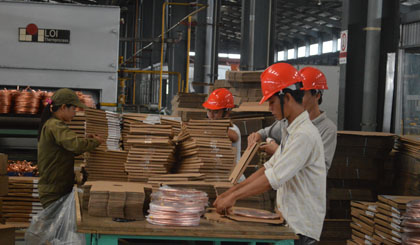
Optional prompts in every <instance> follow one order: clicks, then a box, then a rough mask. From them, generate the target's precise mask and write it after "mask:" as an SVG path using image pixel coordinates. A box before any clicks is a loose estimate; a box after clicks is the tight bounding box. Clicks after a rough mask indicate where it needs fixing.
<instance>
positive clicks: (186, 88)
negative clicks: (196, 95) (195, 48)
mask: <svg viewBox="0 0 420 245" xmlns="http://www.w3.org/2000/svg"><path fill="white" fill-rule="evenodd" d="M187 40H188V41H187V71H186V75H185V92H186V93H188V92H189V86H190V85H189V83H188V80H189V75H190V48H191V16H189V17H188V38H187ZM178 91H179V87H178Z"/></svg>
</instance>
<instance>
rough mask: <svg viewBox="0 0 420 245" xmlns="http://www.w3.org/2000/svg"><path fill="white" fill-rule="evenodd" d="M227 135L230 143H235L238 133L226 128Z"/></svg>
mask: <svg viewBox="0 0 420 245" xmlns="http://www.w3.org/2000/svg"><path fill="white" fill-rule="evenodd" d="M228 137H229V139H230V141H232V143H235V142H236V141H238V139H239V135H238V134H237V133H236V132H235V130H233V129H229V130H228Z"/></svg>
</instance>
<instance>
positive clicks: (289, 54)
mask: <svg viewBox="0 0 420 245" xmlns="http://www.w3.org/2000/svg"><path fill="white" fill-rule="evenodd" d="M294 58H296V57H295V49H293V48H292V49H289V50H287V59H289V60H290V59H294Z"/></svg>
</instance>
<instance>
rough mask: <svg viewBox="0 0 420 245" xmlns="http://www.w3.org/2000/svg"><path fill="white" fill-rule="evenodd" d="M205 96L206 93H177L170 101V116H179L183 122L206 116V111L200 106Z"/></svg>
mask: <svg viewBox="0 0 420 245" xmlns="http://www.w3.org/2000/svg"><path fill="white" fill-rule="evenodd" d="M206 97H207V94H198V93H178V94H177V95H175V96H174V97H173V99H172V101H171V103H172V116H175V117H180V118H181V119H182V121H184V122H188V121H189V120H190V119H204V118H206V117H207V112H206V110H205V109H204V108H203V106H202V104H203V103H204V101H205V100H206Z"/></svg>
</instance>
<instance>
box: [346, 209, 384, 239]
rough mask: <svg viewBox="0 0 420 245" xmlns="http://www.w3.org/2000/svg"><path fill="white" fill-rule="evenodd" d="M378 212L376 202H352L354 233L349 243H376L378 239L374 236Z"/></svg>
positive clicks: (352, 226)
mask: <svg viewBox="0 0 420 245" xmlns="http://www.w3.org/2000/svg"><path fill="white" fill-rule="evenodd" d="M376 212H377V204H376V202H362V201H352V202H351V216H352V218H351V219H352V223H351V224H350V226H351V228H352V234H351V240H349V242H348V243H351V242H353V243H355V244H361V243H362V244H376V242H377V240H376V239H375V238H374V234H375V233H374V232H375V221H374V219H375V214H376Z"/></svg>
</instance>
